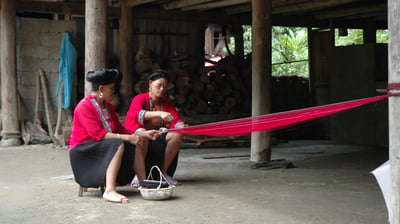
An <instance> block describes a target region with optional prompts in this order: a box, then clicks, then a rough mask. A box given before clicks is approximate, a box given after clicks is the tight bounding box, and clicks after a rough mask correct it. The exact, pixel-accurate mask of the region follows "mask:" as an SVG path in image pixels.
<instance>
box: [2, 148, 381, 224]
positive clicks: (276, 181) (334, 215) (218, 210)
mask: <svg viewBox="0 0 400 224" xmlns="http://www.w3.org/2000/svg"><path fill="white" fill-rule="evenodd" d="M249 151H250V149H249V148H246V147H245V148H184V149H182V150H181V153H180V161H179V164H178V170H177V172H176V176H175V177H176V178H177V179H179V180H180V181H181V182H182V185H181V186H178V187H176V188H175V189H174V192H173V196H172V197H171V198H170V199H168V200H164V201H148V200H144V199H142V198H141V196H140V193H138V192H137V190H134V189H131V188H130V187H119V188H118V189H119V190H120V191H121V192H122V193H123V194H125V195H127V196H128V197H129V199H130V201H131V203H130V204H115V203H108V202H104V201H103V200H102V198H101V194H100V191H99V190H98V189H89V192H86V193H84V196H83V197H78V185H77V184H76V183H74V181H73V180H72V179H71V178H72V172H71V168H70V164H69V157H68V150H67V149H66V148H60V147H56V146H54V145H52V144H50V145H28V146H18V147H3V148H0V177H1V178H0V223H4V224H9V223H29V224H31V223H91V222H93V223H112V222H114V223H117V222H118V223H160V224H161V223H196V224H197V223H274V224H275V223H277V224H292V223H293V224H303V223H304V224H334V223H335V224H357V223H359V224H381V223H388V222H387V210H386V207H385V202H384V199H383V196H382V193H381V191H380V189H379V186H378V184H377V182H376V180H375V178H374V177H373V175H372V174H371V173H370V172H371V171H372V170H373V169H375V168H376V167H378V166H379V165H380V164H382V163H383V162H385V161H386V160H387V149H385V148H371V147H363V146H350V145H337V144H332V143H330V142H326V141H290V142H288V143H281V144H279V145H278V146H275V147H273V152H272V159H274V160H275V159H288V160H290V161H292V162H293V164H294V165H295V168H291V169H272V170H262V169H251V168H250V167H251V165H252V164H253V163H252V162H250V161H249V157H248V155H249Z"/></svg>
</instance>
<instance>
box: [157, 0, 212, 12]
mask: <svg viewBox="0 0 400 224" xmlns="http://www.w3.org/2000/svg"><path fill="white" fill-rule="evenodd" d="M212 1H214V0H178V1H173V2H169V3H165V4H163V8H164V9H167V10H170V9H178V8H183V7H189V6H193V5H198V4H203V3H206V2H212Z"/></svg>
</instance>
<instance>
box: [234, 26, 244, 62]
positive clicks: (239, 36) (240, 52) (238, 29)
mask: <svg viewBox="0 0 400 224" xmlns="http://www.w3.org/2000/svg"><path fill="white" fill-rule="evenodd" d="M233 35H234V37H235V55H236V56H240V58H241V59H243V57H244V45H243V43H244V41H243V28H242V26H241V25H234V26H233Z"/></svg>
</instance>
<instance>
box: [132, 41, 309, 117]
mask: <svg viewBox="0 0 400 224" xmlns="http://www.w3.org/2000/svg"><path fill="white" fill-rule="evenodd" d="M209 62H211V61H209ZM211 63H214V64H215V65H216V66H214V67H209V68H206V67H204V58H190V57H184V56H183V57H179V56H174V57H169V58H161V57H159V56H157V55H154V54H152V53H151V52H150V51H149V50H148V49H145V48H142V49H140V50H139V51H138V53H137V54H136V64H135V70H136V77H138V78H137V80H136V82H135V83H136V84H135V87H134V90H135V93H136V94H140V93H144V92H147V91H148V81H147V78H148V77H149V75H150V74H151V73H152V71H155V70H156V69H159V68H162V69H165V70H167V71H168V73H169V74H170V82H169V86H168V91H167V97H168V98H169V99H170V100H171V101H172V102H173V104H174V105H175V106H176V107H177V109H178V110H179V111H180V113H181V114H182V115H183V116H185V117H186V116H187V117H197V118H198V117H201V116H206V115H215V117H216V116H217V115H228V116H225V118H226V119H231V118H238V117H244V116H249V115H250V114H251V57H247V59H243V58H240V57H237V56H234V55H232V56H228V57H225V58H224V59H222V60H220V61H219V62H211ZM271 84H272V104H271V105H272V111H273V112H278V111H285V110H290V109H297V108H303V107H307V106H309V94H308V92H309V84H308V79H305V78H301V77H297V76H279V77H273V78H272V82H271ZM266 89H267V87H266ZM194 115H196V116H194ZM209 118H212V116H209ZM207 122H210V120H203V121H197V122H194V123H196V124H198V123H207ZM211 122H212V121H211Z"/></svg>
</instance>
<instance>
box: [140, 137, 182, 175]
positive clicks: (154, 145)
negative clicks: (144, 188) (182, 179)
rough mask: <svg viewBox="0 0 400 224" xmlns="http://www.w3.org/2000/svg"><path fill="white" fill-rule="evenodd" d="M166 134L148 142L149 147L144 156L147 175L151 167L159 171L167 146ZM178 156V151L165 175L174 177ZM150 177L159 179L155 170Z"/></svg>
mask: <svg viewBox="0 0 400 224" xmlns="http://www.w3.org/2000/svg"><path fill="white" fill-rule="evenodd" d="M166 135H167V133H164V134H162V135H161V136H160V137H159V138H158V139H157V140H155V141H149V147H148V151H147V156H146V173H147V175H149V173H150V169H151V167H153V166H154V165H156V166H158V167H159V168H160V169H161V168H162V165H163V163H164V156H165V147H166V146H167V142H166V139H165V138H166ZM178 156H179V151H178V153H177V154H176V156H175V158H174V160H173V161H172V163H171V165H170V166H169V167H168V170H167V174H168V175H169V176H171V177H173V176H174V174H175V171H176V167H177V165H178ZM152 176H153V178H154V179H159V178H160V177H159V173H158V171H157V170H155V169H154V170H153V173H152Z"/></svg>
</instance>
